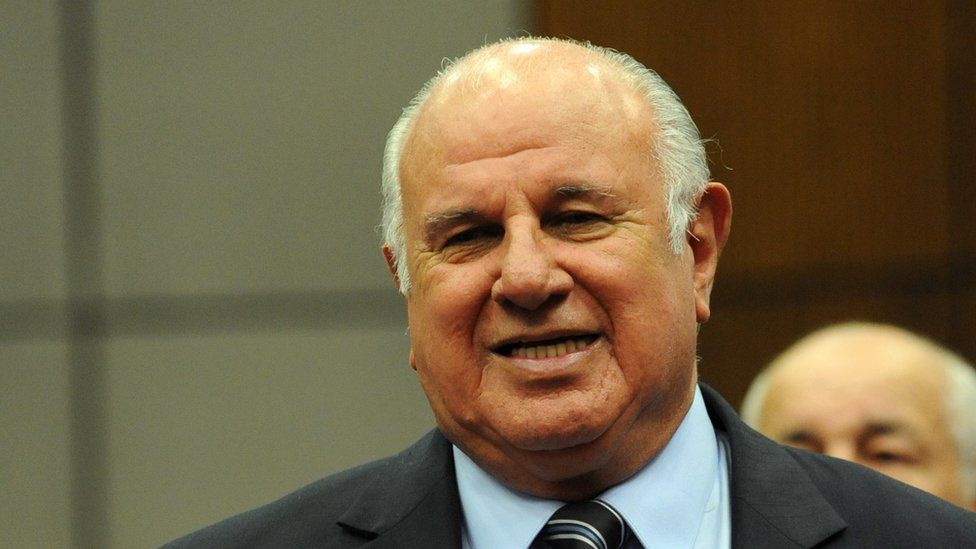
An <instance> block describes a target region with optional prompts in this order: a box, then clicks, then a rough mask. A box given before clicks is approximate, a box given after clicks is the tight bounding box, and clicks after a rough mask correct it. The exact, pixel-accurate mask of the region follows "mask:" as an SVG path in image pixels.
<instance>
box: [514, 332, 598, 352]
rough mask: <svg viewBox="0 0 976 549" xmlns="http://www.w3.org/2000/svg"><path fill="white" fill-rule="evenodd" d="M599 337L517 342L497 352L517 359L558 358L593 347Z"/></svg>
mask: <svg viewBox="0 0 976 549" xmlns="http://www.w3.org/2000/svg"><path fill="white" fill-rule="evenodd" d="M598 337H599V335H598V334H590V335H582V336H574V337H558V338H554V339H546V340H543V341H530V342H524V341H517V342H514V343H508V344H505V345H501V346H499V347H497V348H496V349H495V352H496V353H498V354H500V355H502V356H510V357H515V358H556V357H560V356H563V355H565V354H569V353H572V352H574V351H578V350H580V349H583V348H585V347H587V346H589V345H591V344H592V343H593V342H594V341H596V339H597V338H598Z"/></svg>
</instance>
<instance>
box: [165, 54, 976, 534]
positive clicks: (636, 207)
mask: <svg viewBox="0 0 976 549" xmlns="http://www.w3.org/2000/svg"><path fill="white" fill-rule="evenodd" d="M383 186H384V195H385V206H384V208H385V211H384V228H385V242H386V243H385V245H384V247H383V252H384V254H385V256H386V258H387V261H388V264H389V266H390V270H391V272H392V273H393V277H394V279H395V280H396V281H397V283H398V284H399V287H400V289H401V291H402V292H403V294H404V296H405V299H406V305H407V311H408V318H409V324H410V334H411V352H410V364H411V366H412V367H413V368H414V369H415V370H416V371H417V375H418V377H419V380H420V383H421V385H422V386H423V389H424V391H425V392H426V394H427V397H428V400H429V401H430V405H431V407H432V408H433V411H434V415H435V417H436V419H437V429H436V430H435V431H433V432H432V433H430V434H429V435H428V436H426V437H425V438H423V439H422V440H421V441H419V442H418V443H417V444H415V445H414V446H412V447H411V448H409V449H407V450H405V451H404V452H403V453H401V454H399V455H397V456H395V457H393V458H390V459H387V460H383V461H379V462H376V463H373V464H369V465H366V466H363V467H360V468H357V469H353V470H351V471H347V472H345V473H340V474H338V475H335V476H332V477H328V478H326V479H324V480H322V481H320V482H318V483H316V484H313V485H311V486H308V487H306V488H304V489H302V490H300V491H298V492H296V493H294V494H292V495H290V496H286V497H285V498H283V499H282V500H279V501H278V502H275V503H272V504H270V505H268V506H266V507H263V508H260V509H257V510H255V511H252V512H250V513H247V514H244V515H242V516H239V517H235V518H232V519H229V520H228V521H225V522H223V523H219V524H217V525H215V526H213V527H211V528H209V529H206V530H203V531H201V532H199V533H197V534H195V535H192V536H190V537H188V538H185V539H184V540H181V541H180V542H178V543H177V546H191V547H192V546H197V547H224V546H235V547H236V546H242V547H245V546H261V547H264V546H267V547H279V546H288V547H361V546H368V547H410V548H412V547H424V548H430V547H436V548H439V547H444V548H448V547H451V548H459V547H466V548H526V547H530V546H531V547H569V546H579V547H589V548H603V547H628V548H634V547H646V548H655V549H656V548H661V547H668V548H676V547H682V548H699V549H705V548H708V549H712V548H722V547H730V546H731V547H743V548H745V547H748V548H757V547H777V548H779V547H813V546H818V547H820V546H823V547H912V548H917V547H964V546H976V519H974V518H973V517H972V516H970V515H969V514H968V513H966V512H965V511H963V510H961V509H958V508H956V507H954V506H951V505H948V504H946V503H944V502H942V501H941V500H939V499H937V498H934V497H931V496H929V495H927V494H924V493H922V492H917V491H915V490H914V489H912V488H908V487H904V486H903V485H901V484H900V483H896V482H894V481H891V480H890V479H887V478H885V477H883V476H881V475H877V474H875V473H872V472H869V471H864V470H862V469H861V468H860V467H857V466H855V465H852V464H848V463H846V462H841V461H829V460H828V459H827V458H824V457H822V456H819V455H816V454H809V453H805V452H800V451H798V450H792V449H785V448H783V447H781V446H779V445H777V444H775V443H773V442H771V441H769V440H767V439H765V438H762V437H760V436H759V435H757V434H756V433H755V432H753V431H752V430H750V429H748V428H747V427H745V425H744V424H742V423H741V422H740V421H739V420H738V418H737V417H736V416H735V413H734V412H733V411H732V410H731V409H730V408H729V406H728V405H727V404H726V403H725V402H724V401H722V400H721V398H720V397H719V396H718V395H717V394H716V393H715V392H713V391H711V390H710V389H708V388H707V387H703V386H699V385H698V384H697V372H696V365H695V346H696V338H697V331H698V327H699V325H700V324H701V323H703V322H705V321H706V320H708V318H709V315H710V309H709V294H710V292H711V288H712V282H713V278H714V275H715V268H716V264H717V261H718V256H719V252H720V251H721V249H722V246H723V244H724V243H725V239H726V236H727V235H728V232H729V222H730V215H731V203H730V200H729V193H728V191H727V190H726V189H725V187H723V186H722V185H720V184H718V183H710V182H708V169H707V164H706V159H705V153H704V150H703V148H702V144H701V141H700V139H699V136H698V131H697V129H696V128H695V125H694V123H693V122H692V120H691V118H690V117H689V115H688V113H687V111H686V110H685V109H684V107H683V106H682V105H681V103H680V101H678V99H677V97H676V96H675V95H674V94H673V92H672V91H671V90H670V89H669V88H668V87H667V85H666V84H665V83H664V82H663V81H662V80H661V79H660V78H659V77H658V76H657V75H656V74H654V73H652V72H650V71H648V70H647V69H645V68H644V67H643V66H642V65H640V64H639V63H637V62H636V61H634V60H633V59H632V58H630V57H629V56H626V55H623V54H619V53H616V52H613V51H609V50H604V49H601V48H597V47H593V46H589V45H586V44H577V43H571V42H566V41H557V40H546V39H535V38H524V39H518V40H511V41H505V42H501V43H498V44H492V45H489V46H486V47H484V48H481V49H479V50H476V51H474V52H472V53H470V54H468V55H467V56H465V57H463V58H462V59H460V60H459V61H458V62H456V63H454V64H453V65H452V66H450V67H449V68H447V69H446V70H445V71H443V72H442V73H441V74H439V75H438V76H437V77H435V78H434V79H433V80H432V81H431V82H429V83H428V85H427V86H426V87H425V88H424V89H423V90H422V91H421V93H420V94H419V96H418V97H417V98H416V99H415V100H414V102H413V103H411V105H410V107H408V108H407V109H406V110H405V111H404V113H403V116H402V117H401V119H400V120H399V122H398V123H397V124H396V126H395V127H394V128H393V131H392V132H391V133H390V138H389V141H388V142H387V149H386V158H385V166H384V174H383ZM566 503H569V505H565V506H564V504H566ZM882 506H883V507H884V509H880V507H882ZM572 543H578V544H582V545H569V544H572ZM818 544H822V545H818Z"/></svg>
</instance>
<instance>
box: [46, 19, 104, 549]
mask: <svg viewBox="0 0 976 549" xmlns="http://www.w3.org/2000/svg"><path fill="white" fill-rule="evenodd" d="M93 11H94V10H93V7H92V3H91V2H85V1H80V2H72V1H70V0H63V1H61V2H60V3H59V5H58V15H59V21H60V25H61V27H60V46H61V78H62V81H61V91H62V93H61V98H62V103H61V104H62V112H61V117H62V136H63V137H62V147H63V149H62V154H63V162H64V164H63V166H62V169H63V181H64V183H63V184H64V187H63V188H64V197H63V200H64V217H65V218H64V252H65V269H66V273H65V278H66V281H67V292H68V295H67V308H68V320H67V323H68V326H67V346H68V357H67V362H68V414H69V418H70V419H69V448H70V450H69V452H70V453H69V478H70V497H71V542H72V545H73V546H74V547H77V548H82V547H106V546H107V545H108V541H109V533H108V517H107V507H108V502H107V483H108V467H107V455H106V454H107V450H108V444H107V441H108V438H107V433H106V419H107V418H106V398H105V397H106V380H105V342H104V336H105V333H104V332H105V330H104V319H105V314H104V313H105V304H104V296H103V284H102V264H101V261H102V257H103V255H102V243H101V232H100V223H99V221H100V212H99V210H100V205H99V193H98V173H97V149H98V147H97V143H96V125H95V98H96V88H95V84H96V82H95V80H96V79H95V35H94V28H93V26H94V22H93Z"/></svg>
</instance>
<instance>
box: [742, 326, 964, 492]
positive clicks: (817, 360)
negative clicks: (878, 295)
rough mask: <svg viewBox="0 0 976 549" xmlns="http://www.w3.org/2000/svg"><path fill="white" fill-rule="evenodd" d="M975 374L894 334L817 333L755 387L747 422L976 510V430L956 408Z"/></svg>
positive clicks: (747, 403)
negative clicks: (975, 450) (974, 443)
mask: <svg viewBox="0 0 976 549" xmlns="http://www.w3.org/2000/svg"><path fill="white" fill-rule="evenodd" d="M960 399H963V400H969V401H970V403H969V406H967V408H969V407H971V405H972V402H971V401H972V400H973V399H976V375H974V374H973V371H972V369H971V368H969V367H968V366H967V365H965V364H964V363H962V361H961V359H959V358H958V357H956V356H955V355H953V354H951V353H949V352H948V351H946V350H944V349H942V348H941V347H939V346H937V345H935V344H934V343H932V342H930V341H928V340H926V339H923V338H921V337H919V336H917V335H914V334H912V333H910V332H907V331H905V330H902V329H900V328H896V327H893V326H886V325H879V324H866V323H851V324H841V325H837V326H833V327H830V328H826V329H823V330H820V331H818V332H814V333H813V334H811V335H809V336H807V337H806V338H804V339H802V340H800V341H799V342H797V343H796V344H794V345H793V346H792V347H790V348H789V349H787V350H786V351H785V352H784V353H783V354H782V355H780V356H779V357H778V358H776V359H775V360H774V361H773V362H772V363H771V364H770V365H769V367H768V368H767V369H766V370H765V371H764V372H763V373H762V374H761V375H760V376H759V377H758V378H757V379H756V381H754V382H753V385H752V387H750V389H749V392H748V393H747V395H746V398H745V400H744V403H743V414H742V415H743V419H745V420H746V422H747V423H749V424H750V425H752V426H753V427H755V428H756V429H758V430H759V431H760V432H762V433H763V434H765V435H767V436H769V437H770V438H772V439H774V440H776V441H778V442H782V443H784V444H789V445H793V446H797V447H801V448H806V449H809V450H813V451H816V452H820V453H824V454H828V455H833V456H835V457H840V458H843V459H847V460H850V461H855V462H858V463H861V464H863V465H867V466H869V467H872V468H874V469H876V470H878V471H881V472H883V473H885V474H888V475H889V476H892V477H894V478H897V479H899V480H902V481H904V482H907V483H909V484H912V485H914V486H916V487H918V488H922V489H924V490H926V491H929V492H931V493H933V494H935V495H938V496H940V497H942V498H944V499H946V500H948V501H951V502H953V503H956V504H957V505H960V506H963V507H967V508H974V507H976V486H974V481H976V478H974V473H976V464H974V460H976V455H974V449H973V448H972V444H973V442H974V439H976V433H974V432H973V430H974V429H976V424H974V422H973V420H972V419H971V417H972V416H971V412H970V411H968V410H967V411H965V412H963V413H958V412H960V411H961V410H957V407H958V404H959V400H960Z"/></svg>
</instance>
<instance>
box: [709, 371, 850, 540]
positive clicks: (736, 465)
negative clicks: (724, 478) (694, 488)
mask: <svg viewBox="0 0 976 549" xmlns="http://www.w3.org/2000/svg"><path fill="white" fill-rule="evenodd" d="M702 394H703V395H704V397H705V403H706V406H707V408H708V413H709V416H710V417H711V419H712V424H713V425H714V426H715V428H716V430H720V431H724V432H725V434H726V435H727V436H728V439H729V446H730V457H729V459H730V461H731V470H730V475H729V484H730V492H731V505H732V547H733V549H740V548H741V549H746V548H749V549H761V548H766V547H768V548H770V549H773V548H777V549H778V548H782V547H805V548H807V547H814V546H815V545H817V544H818V543H820V542H822V541H824V540H825V539H827V538H829V537H830V536H832V535H834V534H836V533H837V532H839V531H841V530H843V529H844V528H846V527H847V524H846V523H845V522H844V520H843V519H842V518H841V517H840V516H839V515H838V514H837V512H836V511H835V510H834V508H833V507H832V506H831V505H830V503H828V502H827V500H826V499H824V497H823V495H822V494H821V493H820V491H819V490H818V489H817V487H816V485H815V484H814V483H813V481H812V480H811V479H810V476H809V475H808V474H807V473H806V471H804V469H803V468H802V467H800V465H799V464H798V463H797V462H796V460H794V459H793V458H792V457H791V456H790V454H789V453H788V452H787V451H786V450H785V449H783V448H782V447H781V446H779V445H778V444H776V443H775V442H773V441H771V440H769V439H767V438H766V437H763V436H762V435H760V434H759V433H756V432H755V431H753V430H752V429H750V428H749V427H748V426H746V424H744V423H743V422H742V421H741V420H740V419H739V418H738V416H737V415H736V414H735V411H734V410H732V408H731V407H730V406H729V404H728V403H727V402H725V400H723V399H722V397H721V396H719V394H718V393H717V392H715V391H714V390H713V389H711V388H710V387H708V386H705V385H704V384H703V385H702Z"/></svg>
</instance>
